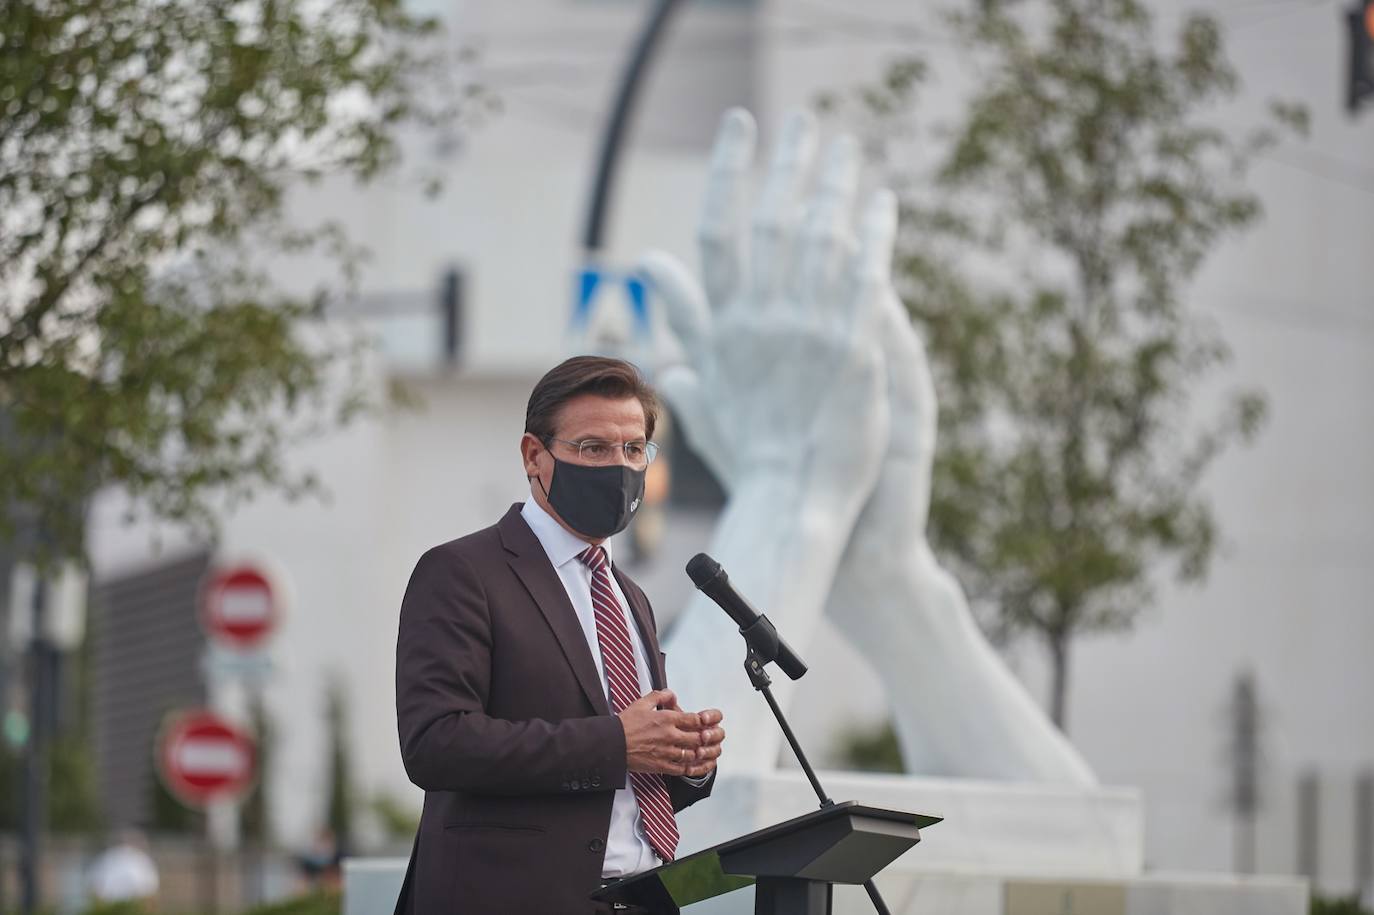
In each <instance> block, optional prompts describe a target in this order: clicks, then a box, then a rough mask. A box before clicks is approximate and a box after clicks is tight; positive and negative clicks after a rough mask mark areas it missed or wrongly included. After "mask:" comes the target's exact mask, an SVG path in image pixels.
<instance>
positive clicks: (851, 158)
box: [792, 134, 859, 310]
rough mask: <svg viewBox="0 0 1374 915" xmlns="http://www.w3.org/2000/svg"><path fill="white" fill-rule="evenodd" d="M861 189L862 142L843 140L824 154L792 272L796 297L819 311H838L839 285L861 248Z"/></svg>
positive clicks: (846, 137)
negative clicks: (856, 222)
mask: <svg viewBox="0 0 1374 915" xmlns="http://www.w3.org/2000/svg"><path fill="white" fill-rule="evenodd" d="M858 184H859V144H858V141H856V140H855V139H854V137H853V136H851V135H849V134H841V135H840V136H838V137H835V139H833V140H831V141H830V145H829V146H828V147H827V148H826V151H825V156H824V160H823V162H822V164H821V170H820V178H819V181H818V183H817V186H816V192H815V194H814V195H813V196H812V202H811V207H810V210H809V211H808V212H807V214H806V222H805V224H804V226H803V227H802V237H801V243H800V247H799V253H798V258H797V265H796V269H795V270H793V271H792V281H793V284H794V288H793V297H794V298H795V299H796V300H797V301H800V302H805V303H808V304H809V305H810V307H812V308H815V309H817V310H829V309H834V308H836V307H837V306H838V305H839V299H840V294H839V289H840V284H839V281H840V278H841V275H842V273H843V270H844V267H845V265H847V264H848V263H849V262H850V260H851V258H852V257H853V255H854V251H855V249H856V247H857V242H856V239H855V238H854V230H853V216H852V210H853V207H854V195H855V192H856V191H857V189H858Z"/></svg>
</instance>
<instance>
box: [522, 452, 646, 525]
mask: <svg viewBox="0 0 1374 915" xmlns="http://www.w3.org/2000/svg"><path fill="white" fill-rule="evenodd" d="M549 456H550V457H553V455H552V453H550V455H549ZM535 479H536V480H537V479H538V477H536V478H535ZM539 486H540V488H541V489H543V486H544V484H543V483H542V482H541V483H540V484H539ZM544 497H545V498H547V499H548V500H549V505H551V506H553V510H554V511H556V512H558V516H559V517H560V518H562V519H563V520H564V521H566V522H568V524H569V526H571V527H572V529H573V530H575V531H577V532H578V533H580V534H585V535H586V536H588V537H596V538H598V539H600V538H603V537H609V536H611V535H612V534H618V533H620V532H621V531H623V530H625V528H626V527H628V526H629V524H630V519H631V518H633V517H634V513H635V511H636V510H637V509H638V508H639V506H640V504H641V503H642V502H643V501H644V471H643V470H635V469H634V468H633V467H626V466H625V465H624V464H611V465H608V466H605V467H588V466H587V465H585V464H570V463H568V462H567V461H561V460H559V459H558V458H556V457H555V458H554V459H553V481H552V482H551V483H550V484H549V488H548V489H546V490H545V491H544Z"/></svg>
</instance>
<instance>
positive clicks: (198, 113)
mask: <svg viewBox="0 0 1374 915" xmlns="http://www.w3.org/2000/svg"><path fill="white" fill-rule="evenodd" d="M434 33H435V24H434V23H433V22H432V21H428V20H420V19H416V18H413V17H411V16H410V15H408V14H407V13H406V12H405V10H404V4H403V3H402V2H401V0H330V2H328V3H323V4H321V3H310V2H305V0H9V2H7V3H6V4H5V12H4V16H3V17H2V19H0V214H3V215H0V418H3V419H4V425H5V429H4V432H5V434H4V435H3V436H0V506H7V508H5V509H4V510H3V511H0V523H3V525H4V527H5V528H6V530H7V532H9V533H13V531H14V529H15V528H16V526H18V521H17V514H18V513H19V511H20V507H21V506H22V507H23V508H24V511H25V515H26V517H27V519H28V521H27V523H28V524H32V525H34V526H36V527H38V528H40V529H41V530H42V531H43V534H44V538H45V539H44V542H43V543H42V544H41V545H40V547H39V548H38V552H40V553H41V554H42V556H77V555H81V553H82V545H83V532H82V530H81V527H82V523H81V522H82V517H83V514H84V513H83V512H80V511H75V512H74V511H71V510H70V506H71V505H73V504H74V503H75V504H80V503H83V502H84V501H85V500H86V499H87V498H88V497H89V496H90V494H91V493H93V492H94V491H96V490H97V489H99V488H100V487H103V486H107V485H119V486H122V487H124V488H125V489H126V490H127V491H128V492H129V493H130V494H131V495H132V496H133V497H134V498H135V499H137V500H139V502H140V504H141V505H142V506H143V507H144V508H145V509H146V510H148V511H149V512H150V513H151V514H153V515H155V516H157V517H160V518H164V519H170V520H173V521H177V522H186V523H190V524H192V525H195V526H198V527H203V528H206V529H212V528H213V518H214V513H213V511H212V502H211V500H212V499H216V500H221V499H222V500H223V501H215V502H214V503H213V504H214V505H216V506H223V505H232V504H233V503H234V502H235V501H238V500H241V499H243V498H246V497H247V496H248V495H249V494H250V493H251V492H252V491H254V490H256V489H259V488H263V487H267V488H275V489H278V490H280V491H282V492H285V493H287V494H290V495H296V494H299V493H301V492H303V491H307V490H309V489H310V488H312V486H313V485H314V484H313V480H312V479H311V478H310V477H309V475H308V474H305V473H301V472H299V471H295V470H292V469H288V468H287V467H285V466H284V464H283V461H282V459H281V447H280V446H281V445H282V443H283V442H284V441H285V440H287V439H288V438H289V437H290V436H294V435H298V434H306V433H308V432H309V431H313V430H315V429H318V428H320V427H321V426H322V425H323V424H326V423H328V424H332V423H334V422H336V421H343V420H346V419H348V418H349V417H350V416H352V415H354V414H355V413H356V411H357V410H358V408H359V407H360V406H361V404H362V398H361V397H360V396H359V391H357V390H348V391H346V392H345V393H344V394H342V395H340V394H338V393H337V390H338V389H337V386H336V385H331V384H327V380H328V378H327V372H328V371H329V369H330V366H331V365H333V364H336V363H337V361H338V360H339V359H342V358H346V357H347V356H349V355H351V354H356V353H357V351H358V346H359V344H358V343H357V342H356V341H353V340H349V339H330V338H329V337H328V336H327V335H326V334H325V333H324V332H323V331H322V329H320V328H314V329H313V330H311V329H303V326H302V325H303V324H304V322H305V319H307V318H308V317H310V316H311V315H312V314H313V313H314V312H315V309H316V308H317V307H318V306H319V305H320V304H321V303H322V301H323V297H324V296H325V295H326V290H323V289H322V290H319V291H318V292H317V293H316V294H313V295H308V296H304V297H293V296H289V295H285V294H280V293H277V292H275V291H274V290H273V288H272V286H271V284H270V283H269V282H268V281H267V279H266V277H265V275H264V274H263V272H262V271H261V270H260V269H259V268H258V267H257V266H255V263H254V260H255V259H254V253H255V252H256V253H257V254H258V258H257V261H258V262H259V263H260V262H261V254H262V253H263V252H268V251H270V252H273V253H282V252H285V253H292V252H300V251H303V250H306V249H310V250H312V251H315V252H317V253H320V254H323V255H326V256H333V257H335V258H337V259H338V264H339V268H340V271H339V272H340V275H341V276H346V274H347V268H348V266H349V265H350V264H351V263H353V260H354V252H352V251H351V250H350V249H349V246H348V243H347V241H346V239H345V237H344V235H343V233H342V232H341V230H340V229H339V227H338V226H336V225H332V224H328V223H321V224H317V225H307V226H301V225H294V224H292V223H291V222H290V221H289V220H288V219H287V218H286V214H285V212H284V201H285V194H286V192H287V190H288V189H289V188H291V187H293V186H296V185H297V184H299V183H300V182H302V181H316V180H319V179H320V178H322V177H324V176H327V175H344V176H351V177H353V178H355V179H357V180H359V181H368V180H371V179H374V178H376V177H377V176H379V175H381V174H383V173H385V172H387V171H388V170H390V169H392V168H393V167H394V166H395V165H396V164H397V161H398V149H399V147H398V139H397V132H398V131H399V130H400V129H401V128H402V127H403V126H404V125H406V124H414V123H420V124H428V125H435V124H440V123H442V124H445V125H449V126H451V125H454V124H458V123H461V121H460V120H459V115H460V114H463V113H471V112H473V111H477V110H480V109H481V108H482V107H484V104H485V103H484V101H483V97H482V96H481V95H480V93H479V92H478V91H477V90H476V89H475V88H467V89H464V90H462V91H448V89H447V88H446V86H447V84H448V82H449V81H450V80H449V76H450V75H451V74H452V73H453V72H454V71H453V70H452V69H451V68H450V67H449V66H448V64H447V63H446V62H445V59H444V55H443V53H442V52H441V46H440V45H438V44H437V43H436V42H437V38H436V36H435V35H434ZM455 98H456V99H458V100H459V101H458V102H457V103H453V102H450V101H448V100H449V99H455ZM433 99H442V100H443V101H442V102H439V103H435V104H431V103H430V102H429V101H428V100H433ZM469 102H472V104H468V103H469ZM331 392H334V393H331ZM307 420H308V421H307ZM40 558H41V557H40Z"/></svg>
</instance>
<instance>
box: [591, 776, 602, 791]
mask: <svg viewBox="0 0 1374 915" xmlns="http://www.w3.org/2000/svg"><path fill="white" fill-rule="evenodd" d="M592 787H593V788H600V787H601V776H599V775H593V776H592Z"/></svg>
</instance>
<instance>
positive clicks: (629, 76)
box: [582, 0, 681, 251]
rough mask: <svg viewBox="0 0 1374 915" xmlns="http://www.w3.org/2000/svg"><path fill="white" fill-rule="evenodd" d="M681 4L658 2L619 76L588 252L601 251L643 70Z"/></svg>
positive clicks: (585, 239)
mask: <svg viewBox="0 0 1374 915" xmlns="http://www.w3.org/2000/svg"><path fill="white" fill-rule="evenodd" d="M680 5H681V0H657V3H656V4H655V6H654V9H653V11H652V12H651V13H649V18H648V19H647V20H646V21H645V23H644V28H643V29H642V30H641V31H640V33H639V38H638V39H637V40H636V41H635V46H634V50H633V51H632V52H631V54H630V59H629V61H628V62H627V63H626V65H625V72H624V73H623V74H622V75H621V77H620V86H619V87H618V88H617V89H616V94H615V103H614V104H613V105H612V107H611V118H610V120H609V121H607V122H606V129H605V131H604V132H603V133H602V134H601V150H600V152H599V153H598V155H597V157H596V181H595V183H594V184H593V185H592V199H591V206H589V207H588V208H587V226H586V229H585V230H584V231H583V233H582V246H583V248H585V249H586V250H587V251H598V250H600V249H601V245H602V240H603V238H604V236H605V223H606V209H607V205H608V203H609V198H610V195H611V184H612V182H614V181H615V167H616V163H617V161H618V160H619V158H620V147H621V145H622V144H623V141H624V138H625V128H626V127H627V126H628V124H629V122H630V116H631V115H632V114H633V113H634V104H635V96H636V94H637V93H638V92H639V85H640V83H641V82H643V76H644V71H645V69H646V68H647V67H648V65H649V62H650V60H652V58H653V55H654V49H655V47H656V46H657V44H658V39H659V37H660V36H661V35H662V34H663V32H664V30H665V28H666V26H667V24H668V20H669V19H670V18H671V17H672V15H673V13H674V12H675V11H676V10H677V8H678V6H680Z"/></svg>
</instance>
